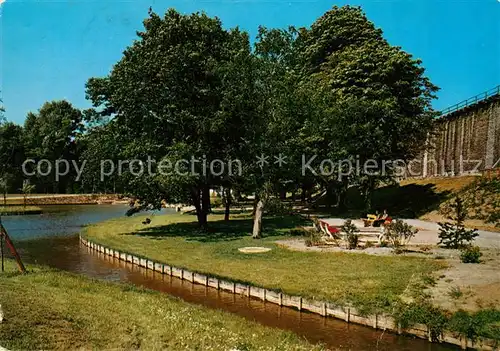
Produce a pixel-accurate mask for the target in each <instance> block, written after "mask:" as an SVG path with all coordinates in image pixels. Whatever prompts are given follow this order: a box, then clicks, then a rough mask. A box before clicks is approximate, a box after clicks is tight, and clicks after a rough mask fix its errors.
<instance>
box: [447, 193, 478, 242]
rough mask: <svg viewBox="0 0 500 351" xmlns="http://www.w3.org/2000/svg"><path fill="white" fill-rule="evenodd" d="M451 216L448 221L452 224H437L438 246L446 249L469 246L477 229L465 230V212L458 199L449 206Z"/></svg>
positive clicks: (461, 202) (460, 200) (476, 234)
mask: <svg viewBox="0 0 500 351" xmlns="http://www.w3.org/2000/svg"><path fill="white" fill-rule="evenodd" d="M450 207H451V212H450V213H451V214H450V215H449V216H448V219H449V220H451V221H452V222H451V223H450V222H444V223H443V222H440V223H439V227H440V228H439V239H440V240H439V245H443V246H444V247H446V248H448V249H459V248H462V247H465V246H467V245H470V243H471V242H472V241H473V240H474V239H475V238H476V237H477V236H478V235H479V234H478V233H477V229H465V226H464V221H465V219H466V218H467V211H466V209H465V207H464V205H463V201H462V199H461V198H460V197H458V196H457V197H456V198H455V201H454V202H452V203H451V204H450Z"/></svg>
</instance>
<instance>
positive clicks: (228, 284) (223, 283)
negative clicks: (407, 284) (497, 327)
mask: <svg viewBox="0 0 500 351" xmlns="http://www.w3.org/2000/svg"><path fill="white" fill-rule="evenodd" d="M80 241H81V243H82V244H83V245H84V246H86V247H87V248H88V249H89V250H94V251H97V252H98V253H102V254H103V255H105V256H109V257H111V258H112V259H114V260H120V261H123V262H126V263H130V264H132V265H136V266H139V267H142V268H144V269H149V270H151V271H153V272H157V273H158V274H165V275H169V276H172V277H177V278H179V279H182V280H186V281H189V282H191V283H193V284H200V285H204V286H206V287H207V288H214V289H217V290H225V291H228V292H230V293H233V294H238V295H243V296H247V297H248V298H254V299H258V300H261V301H264V302H270V303H274V304H277V305H279V306H285V307H292V308H295V309H297V310H299V311H308V312H310V313H314V314H319V315H321V316H323V317H333V318H337V319H341V320H344V321H346V322H347V323H356V324H361V325H365V326H369V327H372V328H375V329H381V330H388V331H393V332H396V333H398V334H403V333H405V334H409V335H414V336H417V337H419V338H423V339H428V340H429V341H433V340H432V338H431V330H430V329H429V328H428V327H427V326H426V325H424V324H415V325H413V326H411V327H410V328H407V329H404V330H403V329H402V328H401V325H400V324H398V323H397V322H396V320H395V319H394V318H393V317H392V316H389V315H386V314H375V315H369V316H367V315H364V314H362V313H360V312H358V311H357V310H356V309H355V308H353V307H352V306H337V305H334V304H332V303H329V302H324V301H317V300H311V299H306V298H303V297H301V296H293V295H287V294H284V293H282V292H278V291H274V290H269V289H266V288H262V287H258V286H254V285H250V284H244V283H239V282H234V281H230V280H225V279H221V278H218V277H213V276H209V275H206V274H201V273H197V272H193V271H189V270H187V269H184V268H178V267H174V266H170V265H167V264H164V263H161V262H155V261H152V260H150V259H148V258H146V257H141V256H137V255H134V254H131V253H128V252H122V251H118V250H115V249H112V248H108V247H105V246H103V245H100V244H97V243H94V242H92V241H90V240H88V239H86V238H84V237H82V236H80ZM439 341H441V342H446V343H449V344H454V345H459V346H461V347H462V348H463V349H465V348H467V347H473V348H476V349H480V350H496V345H495V342H494V341H493V340H477V341H476V342H473V341H472V340H468V339H466V338H457V337H455V335H453V334H452V333H449V332H444V333H443V334H442V335H441V337H440V339H439Z"/></svg>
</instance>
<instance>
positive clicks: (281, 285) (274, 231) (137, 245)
mask: <svg viewBox="0 0 500 351" xmlns="http://www.w3.org/2000/svg"><path fill="white" fill-rule="evenodd" d="M144 217H145V216H138V217H131V218H119V219H114V220H110V221H107V222H104V223H101V224H97V225H94V226H90V227H87V228H86V229H85V230H84V235H85V236H87V237H88V238H89V239H91V240H93V241H95V242H98V243H100V244H102V245H105V246H108V247H111V248H115V249H118V250H122V251H126V252H129V253H135V254H137V255H141V256H144V257H148V258H150V259H152V260H156V261H160V262H164V263H167V264H170V265H173V266H177V267H183V268H186V269H189V270H193V271H197V272H200V273H205V274H209V275H216V276H220V277H225V278H229V279H232V280H237V281H243V282H248V283H252V284H254V285H257V286H263V287H266V288H270V289H276V290H281V291H283V292H285V293H288V294H293V295H302V296H304V297H309V298H316V299H321V300H327V301H331V302H333V303H338V304H345V303H352V304H354V305H355V306H357V307H361V308H363V309H365V310H370V309H372V308H377V309H378V310H390V308H391V303H392V302H393V301H394V300H395V299H397V298H398V296H400V295H401V294H402V293H403V292H404V291H405V289H407V287H408V285H409V284H410V282H411V281H413V282H414V281H415V277H419V276H424V275H428V274H430V273H432V272H433V271H435V270H438V269H440V268H442V267H443V264H442V263H440V262H439V261H434V260H430V259H422V258H415V257H404V256H373V255H365V254H350V253H326V252H298V251H290V250H287V249H285V248H281V247H279V246H278V245H276V244H275V243H274V242H275V241H276V240H277V239H279V238H283V237H284V236H286V235H289V231H290V229H291V228H294V227H296V226H297V225H300V224H303V223H302V222H301V220H300V219H299V218H296V217H274V218H265V219H264V224H263V227H264V238H263V239H259V240H255V239H252V238H251V237H250V231H251V228H252V219H251V218H249V217H248V216H245V215H240V216H237V217H236V218H234V219H232V220H231V221H230V222H224V221H223V220H222V216H221V215H212V216H210V218H209V220H210V230H209V232H208V233H202V232H199V231H198V230H197V225H196V223H195V217H194V216H192V215H187V214H184V215H180V214H176V215H162V216H155V217H153V218H152V223H151V224H150V225H143V224H142V221H143V219H144ZM244 246H266V247H271V248H273V250H272V251H270V252H267V253H260V254H244V253H240V252H239V251H238V248H240V247H244ZM412 288H413V287H412Z"/></svg>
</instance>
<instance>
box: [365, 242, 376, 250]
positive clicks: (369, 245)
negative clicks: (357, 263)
mask: <svg viewBox="0 0 500 351" xmlns="http://www.w3.org/2000/svg"><path fill="white" fill-rule="evenodd" d="M374 246H375V244H374V243H373V241H366V242H365V249H369V248H370V247H374Z"/></svg>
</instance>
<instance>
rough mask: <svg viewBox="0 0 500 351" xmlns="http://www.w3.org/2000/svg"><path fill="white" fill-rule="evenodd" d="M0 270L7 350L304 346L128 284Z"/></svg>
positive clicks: (2, 338) (10, 267)
mask: <svg viewBox="0 0 500 351" xmlns="http://www.w3.org/2000/svg"><path fill="white" fill-rule="evenodd" d="M6 268H7V272H6V273H1V272H0V304H1V305H2V309H3V311H4V314H5V317H4V318H5V320H4V321H3V323H0V346H3V347H6V348H7V349H10V350H19V349H20V350H30V349H31V350H33V349H36V350H40V349H66V350H67V349H73V350H74V349H97V350H99V349H125V350H129V349H146V350H153V349H158V350H160V349H162V350H165V349H168V350H181V349H182V350H230V349H239V350H264V349H265V350H311V349H320V347H319V346H314V345H311V344H308V343H307V342H305V341H303V340H302V339H300V338H299V337H298V336H296V335H295V334H293V333H291V332H285V331H281V330H279V329H274V328H269V327H264V326H261V325H259V324H257V323H254V322H251V321H247V320H245V319H243V318H242V317H239V316H234V315H232V314H229V313H225V312H222V311H216V310H211V309H208V308H205V307H200V306H196V305H192V304H188V303H186V302H183V301H181V300H178V299H175V298H171V297H169V296H168V295H165V294H161V293H158V292H153V291H149V290H141V289H138V288H135V287H133V286H130V285H122V284H112V283H105V282H100V281H95V280H90V279H87V278H84V277H80V276H77V275H73V274H69V273H64V272H60V271H55V270H50V269H47V268H43V267H34V266H29V267H28V268H29V270H30V273H29V274H25V275H22V274H19V273H14V272H15V267H14V263H13V262H12V261H7V267H6Z"/></svg>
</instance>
